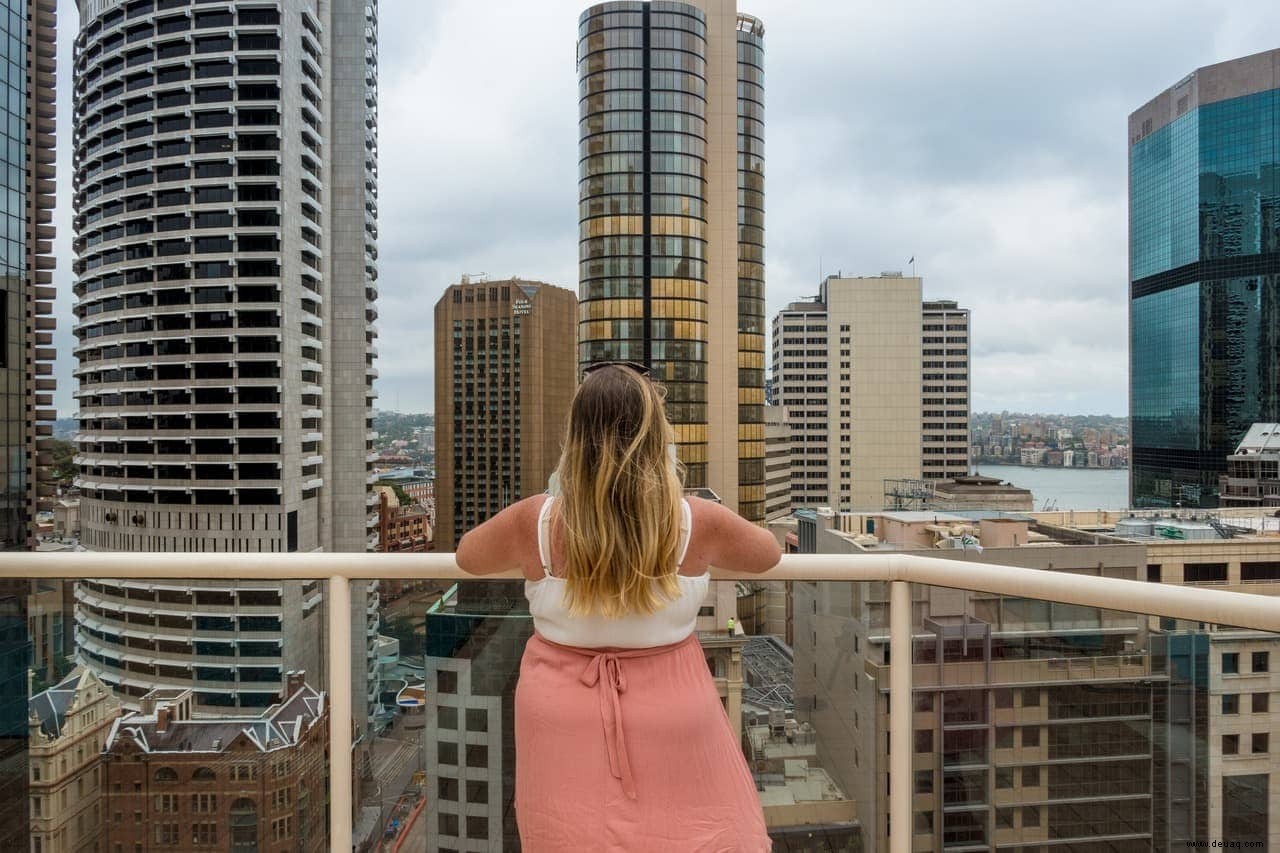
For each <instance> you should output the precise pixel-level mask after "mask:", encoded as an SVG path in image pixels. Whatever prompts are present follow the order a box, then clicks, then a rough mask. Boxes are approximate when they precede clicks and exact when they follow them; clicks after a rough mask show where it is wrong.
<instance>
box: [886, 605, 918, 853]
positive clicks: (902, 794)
mask: <svg viewBox="0 0 1280 853" xmlns="http://www.w3.org/2000/svg"><path fill="white" fill-rule="evenodd" d="M912 658H913V650H912V648H911V584H909V583H907V582H906V581H891V582H890V583H889V850H890V851H892V853H908V851H910V850H911V825H912V822H911V787H912V775H913V774H912V772H911V752H912V743H911V715H912V703H911V662H912Z"/></svg>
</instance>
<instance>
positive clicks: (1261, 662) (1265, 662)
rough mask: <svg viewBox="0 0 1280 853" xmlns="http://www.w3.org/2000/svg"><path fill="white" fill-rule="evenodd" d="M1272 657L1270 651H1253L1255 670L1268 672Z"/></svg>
mask: <svg viewBox="0 0 1280 853" xmlns="http://www.w3.org/2000/svg"><path fill="white" fill-rule="evenodd" d="M1270 659H1271V653H1270V652H1254V653H1253V671H1254V672H1268V671H1269V670H1268V666H1269V664H1270Z"/></svg>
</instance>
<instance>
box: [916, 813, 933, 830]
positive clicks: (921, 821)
mask: <svg viewBox="0 0 1280 853" xmlns="http://www.w3.org/2000/svg"><path fill="white" fill-rule="evenodd" d="M915 834H916V835H933V812H916V814H915Z"/></svg>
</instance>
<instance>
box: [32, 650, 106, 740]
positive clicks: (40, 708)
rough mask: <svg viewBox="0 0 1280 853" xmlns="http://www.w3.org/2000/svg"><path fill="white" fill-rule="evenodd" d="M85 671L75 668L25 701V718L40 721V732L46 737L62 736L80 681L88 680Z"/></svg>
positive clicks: (81, 668)
mask: <svg viewBox="0 0 1280 853" xmlns="http://www.w3.org/2000/svg"><path fill="white" fill-rule="evenodd" d="M90 677H91V675H90V673H89V671H88V670H87V669H84V668H83V667H76V668H75V669H73V670H72V671H71V672H70V673H68V674H67V676H66V677H65V678H63V679H62V681H59V682H58V683H57V684H55V685H54V686H53V687H50V688H49V689H48V690H43V691H41V692H40V693H37V694H36V695H35V696H32V697H31V698H30V699H29V700H28V701H27V716H28V718H30V717H35V718H38V719H39V720H40V731H41V732H43V733H44V734H45V736H47V737H51V738H56V737H60V736H61V735H62V729H63V727H64V726H65V725H66V724H67V711H68V709H70V707H71V705H72V704H73V703H74V702H75V699H76V693H77V692H78V691H79V689H80V684H81V681H83V680H86V679H88V678H90Z"/></svg>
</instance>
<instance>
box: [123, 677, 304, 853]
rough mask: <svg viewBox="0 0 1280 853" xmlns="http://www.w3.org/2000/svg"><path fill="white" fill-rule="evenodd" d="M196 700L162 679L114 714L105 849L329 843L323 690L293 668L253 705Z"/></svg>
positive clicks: (268, 850) (290, 847) (273, 851)
mask: <svg viewBox="0 0 1280 853" xmlns="http://www.w3.org/2000/svg"><path fill="white" fill-rule="evenodd" d="M194 708H195V705H194V702H193V697H192V693H191V691H190V690H162V689H161V690H156V691H155V692H154V693H151V694H149V695H148V696H147V697H146V699H145V701H144V702H143V703H142V710H141V711H140V712H137V713H130V714H126V715H125V716H123V717H120V718H118V719H117V720H116V721H115V722H114V723H113V724H112V726H111V729H110V731H109V732H108V733H107V737H106V741H105V743H104V750H103V751H104V754H103V757H102V761H103V767H104V772H103V791H104V797H103V806H102V817H103V822H104V829H105V831H104V833H103V841H104V845H103V848H104V850H106V851H107V853H117V851H119V853H127V851H134V853H137V852H138V851H142V853H150V851H159V850H202V849H204V850H259V851H263V853H286V851H287V853H295V851H298V852H299V853H319V851H322V850H328V849H329V839H328V832H327V826H328V824H327V819H328V816H327V811H328V809H327V803H328V782H329V766H328V760H327V752H328V747H329V707H328V697H327V696H326V694H324V693H320V692H317V691H316V690H315V689H314V688H312V687H310V686H309V685H307V684H305V683H303V681H302V678H301V674H300V673H291V674H290V679H289V683H288V685H287V687H286V688H285V698H284V700H283V701H282V702H280V703H279V704H277V705H275V706H273V707H271V708H269V709H267V710H265V711H263V712H262V713H261V714H257V715H244V716H234V717H215V718H202V717H199V716H197V715H196V713H195V710H194Z"/></svg>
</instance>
